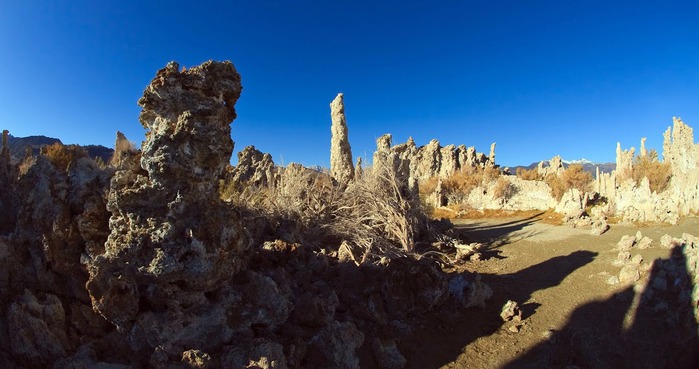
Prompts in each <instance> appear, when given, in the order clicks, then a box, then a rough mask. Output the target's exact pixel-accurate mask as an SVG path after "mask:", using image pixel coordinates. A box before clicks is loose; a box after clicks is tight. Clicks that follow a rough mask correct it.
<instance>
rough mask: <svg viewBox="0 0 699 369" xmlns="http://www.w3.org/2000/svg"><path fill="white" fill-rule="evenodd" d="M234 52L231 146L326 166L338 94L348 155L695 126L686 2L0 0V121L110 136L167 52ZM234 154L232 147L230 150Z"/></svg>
mask: <svg viewBox="0 0 699 369" xmlns="http://www.w3.org/2000/svg"><path fill="white" fill-rule="evenodd" d="M208 59H217V60H224V59H228V60H231V61H232V62H233V63H234V64H235V65H236V67H237V69H238V71H239V72H240V73H241V75H242V78H243V86H244V90H243V95H242V97H241V99H240V100H239V103H238V106H237V110H238V119H237V120H236V121H235V122H233V134H232V135H233V140H234V141H235V142H236V151H238V150H240V149H242V148H243V147H244V146H247V145H255V146H256V147H258V148H259V149H261V150H262V151H265V152H269V153H270V154H272V156H273V158H274V160H275V161H276V162H277V163H282V162H283V163H284V164H288V163H289V162H292V161H294V162H301V163H303V164H306V165H316V164H317V165H322V166H327V165H328V162H329V145H330V111H329V106H328V104H329V103H330V101H331V100H332V99H333V98H334V97H335V95H336V94H337V93H338V92H344V94H345V104H346V112H347V121H348V125H349V134H350V140H351V145H352V149H353V154H354V156H355V157H357V156H363V157H364V156H366V157H367V158H371V153H372V151H373V150H374V148H375V144H374V140H375V139H376V138H377V137H378V136H380V135H382V134H384V133H392V134H393V135H394V143H399V142H404V141H405V140H406V139H407V138H408V137H409V136H413V137H414V138H415V141H416V142H417V144H418V145H423V144H426V143H427V142H428V141H429V140H430V139H431V138H437V139H439V140H440V141H441V142H442V144H449V143H454V144H462V143H463V144H466V145H468V146H476V149H477V150H478V151H486V152H487V151H488V149H489V146H490V143H491V142H497V145H498V146H497V151H496V153H497V157H496V161H497V162H498V163H500V164H502V165H509V166H512V165H518V164H529V163H531V162H534V161H539V160H543V159H548V158H550V157H552V156H553V155H556V154H560V155H562V156H563V157H564V159H578V158H581V157H585V158H587V159H591V160H594V161H613V160H614V150H615V147H616V142H617V141H621V143H622V146H623V147H630V146H638V142H639V140H640V138H641V137H643V136H647V137H648V145H649V146H650V147H651V148H657V149H659V150H661V149H662V147H661V143H662V132H663V131H664V130H665V128H666V127H667V126H669V125H670V124H671V122H672V119H671V118H672V116H673V115H674V116H681V117H682V118H683V119H684V121H685V122H686V123H688V124H690V125H692V126H694V127H699V2H696V1H562V0H558V1H536V0H529V1H514V0H513V1H497V0H495V1H493V0H491V1H429V2H428V1H376V0H374V1H365V0H357V1H346V2H339V1H310V0H285V1H282V0H273V1H264V0H259V1H253V0H247V1H225V2H214V1H197V2H195V1H190V2H180V1H83V0H76V1H32V0H29V1H25V0H23V1H14V0H13V1H10V0H0V128H6V129H9V130H10V131H11V133H12V134H13V135H16V136H27V135H37V134H43V135H47V136H52V137H57V138H60V139H61V140H63V141H64V142H65V143H80V144H88V143H94V144H102V145H106V146H112V144H113V140H114V137H115V132H116V131H117V130H121V131H123V132H124V133H125V134H126V135H127V137H128V138H129V139H131V140H132V141H134V142H136V143H140V141H141V140H142V139H143V137H144V130H143V128H142V127H141V125H140V123H139V122H138V113H139V111H140V109H139V107H138V106H137V105H136V101H137V100H138V98H139V97H140V96H141V93H142V91H143V89H144V87H145V86H146V85H147V84H148V83H149V81H150V79H151V78H152V77H153V76H154V75H155V72H156V71H157V70H158V69H159V68H162V67H163V66H164V65H165V64H166V63H167V62H168V61H170V60H176V61H178V62H179V63H180V64H181V65H183V66H187V67H189V66H193V65H196V64H199V63H201V62H203V61H206V60H208ZM234 162H235V160H234Z"/></svg>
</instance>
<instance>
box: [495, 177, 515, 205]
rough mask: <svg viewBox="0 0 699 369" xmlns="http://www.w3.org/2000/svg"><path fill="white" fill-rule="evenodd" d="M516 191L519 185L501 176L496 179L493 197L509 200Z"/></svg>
mask: <svg viewBox="0 0 699 369" xmlns="http://www.w3.org/2000/svg"><path fill="white" fill-rule="evenodd" d="M516 193H517V186H515V185H514V184H513V183H512V182H510V181H509V180H508V179H507V178H505V177H499V178H498V179H497V180H496V181H495V187H494V188H493V197H494V198H496V199H501V200H503V201H505V202H507V201H508V200H510V199H511V198H512V196H514V195H515V194H516Z"/></svg>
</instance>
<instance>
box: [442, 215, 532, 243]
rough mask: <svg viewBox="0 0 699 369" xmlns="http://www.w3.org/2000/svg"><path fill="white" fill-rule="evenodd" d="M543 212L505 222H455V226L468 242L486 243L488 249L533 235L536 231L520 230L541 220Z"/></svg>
mask: <svg viewBox="0 0 699 369" xmlns="http://www.w3.org/2000/svg"><path fill="white" fill-rule="evenodd" d="M543 215H544V212H540V213H537V214H534V215H532V216H530V217H528V218H524V219H517V220H513V221H510V222H506V223H499V224H496V225H492V224H491V225H489V224H487V223H484V222H474V223H465V224H456V225H455V228H456V229H457V230H458V231H459V232H460V233H461V235H462V236H463V237H464V238H465V239H467V240H468V241H470V242H481V243H484V244H486V246H487V248H488V249H490V250H493V249H497V248H498V247H499V246H501V245H504V244H507V243H512V242H515V241H519V240H523V239H526V238H529V237H531V236H534V235H536V234H537V232H534V231H530V232H526V233H523V232H521V231H522V230H523V229H524V228H525V227H527V226H529V225H532V224H534V223H537V222H539V221H541V220H542V219H543V218H542V216H543Z"/></svg>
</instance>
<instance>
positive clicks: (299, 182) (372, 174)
mask: <svg viewBox="0 0 699 369" xmlns="http://www.w3.org/2000/svg"><path fill="white" fill-rule="evenodd" d="M220 191H221V197H222V198H223V199H225V200H227V201H229V202H231V203H233V204H234V205H235V206H238V207H241V208H245V209H248V210H249V211H251V212H253V213H255V214H259V215H260V216H263V217H264V218H266V219H272V220H273V222H275V223H276V224H281V225H284V227H286V228H285V229H284V230H283V232H284V233H285V234H286V235H287V236H288V237H290V238H293V239H295V240H298V241H302V242H304V243H308V244H316V245H321V244H327V243H333V242H335V241H337V240H343V241H347V242H348V244H349V245H350V247H351V249H352V251H353V254H354V255H357V256H358V257H357V259H361V260H362V262H365V261H367V260H368V259H369V258H370V257H371V256H379V257H380V256H389V257H390V256H395V255H405V254H406V253H412V252H413V251H414V248H415V242H414V240H415V238H416V237H417V235H418V233H420V232H421V231H422V230H423V228H425V224H424V223H425V221H426V219H427V217H426V216H425V215H424V212H423V208H422V207H421V206H420V203H419V196H418V195H417V194H416V193H414V192H413V191H411V190H409V188H408V181H407V178H405V176H401V175H399V173H397V172H396V171H395V170H393V167H392V166H391V165H388V164H386V163H384V164H382V165H376V163H375V166H374V167H373V168H367V170H366V171H365V173H364V175H363V176H362V177H361V178H358V179H355V180H354V181H353V182H350V183H349V184H348V185H347V186H345V185H342V184H337V183H335V182H334V181H333V180H332V178H331V177H330V176H329V175H327V174H325V173H321V172H318V171H315V170H312V169H308V168H304V167H302V166H300V165H289V166H288V167H287V168H285V169H284V170H283V171H282V172H281V174H280V177H279V180H278V181H277V182H276V184H275V185H274V186H269V187H262V188H259V187H254V186H245V185H244V184H236V183H228V182H226V181H223V182H222V183H221V186H220ZM287 228H288V229H287ZM277 232H282V230H280V229H277Z"/></svg>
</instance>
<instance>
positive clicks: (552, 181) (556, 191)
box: [546, 164, 592, 201]
mask: <svg viewBox="0 0 699 369" xmlns="http://www.w3.org/2000/svg"><path fill="white" fill-rule="evenodd" d="M546 183H548V185H549V187H551V195H552V196H553V197H554V198H555V199H556V200H559V201H560V200H561V198H562V197H563V194H565V193H566V192H567V191H568V190H570V189H572V188H576V189H578V190H579V191H580V192H583V193H584V192H586V191H588V190H589V189H590V185H591V183H592V174H590V173H588V172H586V171H584V170H583V167H582V165H580V164H573V165H571V166H569V167H568V168H566V170H565V171H563V174H562V175H560V176H557V175H555V174H549V175H548V176H547V177H546Z"/></svg>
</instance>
